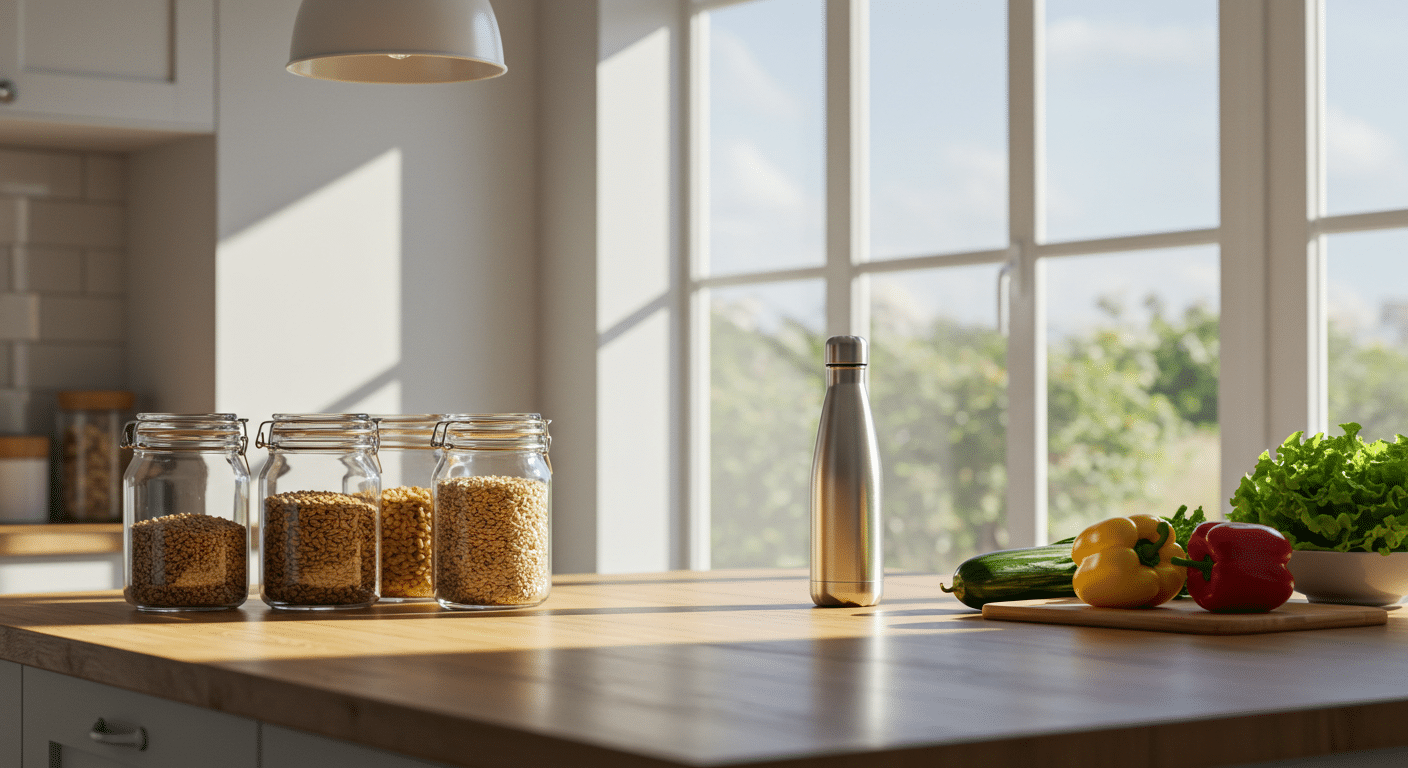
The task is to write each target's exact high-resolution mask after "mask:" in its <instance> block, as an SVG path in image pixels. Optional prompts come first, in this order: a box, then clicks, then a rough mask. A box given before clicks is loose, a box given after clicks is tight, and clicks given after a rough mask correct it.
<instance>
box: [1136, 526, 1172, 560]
mask: <svg viewBox="0 0 1408 768" xmlns="http://www.w3.org/2000/svg"><path fill="white" fill-rule="evenodd" d="M1154 530H1156V531H1158V532H1159V540H1158V541H1149V540H1148V539H1140V540H1139V541H1137V542H1135V543H1134V554H1136V555H1139V562H1141V563H1143V564H1144V565H1147V566H1150V567H1153V566H1156V565H1158V564H1159V550H1160V549H1163V548H1164V544H1165V543H1167V542H1168V533H1169V528H1168V523H1167V522H1165V521H1163V520H1160V521H1159V527H1158V528H1156V529H1154Z"/></svg>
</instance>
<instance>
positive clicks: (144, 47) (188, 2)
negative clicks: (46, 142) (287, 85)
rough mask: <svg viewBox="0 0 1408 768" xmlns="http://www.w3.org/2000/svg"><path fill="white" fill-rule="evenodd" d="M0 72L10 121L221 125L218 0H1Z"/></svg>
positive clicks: (4, 118)
mask: <svg viewBox="0 0 1408 768" xmlns="http://www.w3.org/2000/svg"><path fill="white" fill-rule="evenodd" d="M0 80H8V81H10V82H11V83H13V84H14V91H15V94H14V98H13V100H11V101H9V102H8V103H0V122H10V123H34V124H38V125H44V124H50V125H53V124H57V125H60V126H62V125H65V124H68V125H78V126H97V127H111V128H132V129H139V130H153V131H168V132H209V131H212V130H214V125H215V119H214V118H215V98H214V97H215V0H102V2H93V0H0ZM0 99H3V96H0ZM0 135H3V134H0Z"/></svg>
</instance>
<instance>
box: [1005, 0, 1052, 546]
mask: <svg viewBox="0 0 1408 768" xmlns="http://www.w3.org/2000/svg"><path fill="white" fill-rule="evenodd" d="M1007 13H1008V24H1007V29H1008V37H1007V78H1008V88H1007V90H1008V97H1007V98H1008V115H1009V118H1008V121H1009V122H1008V129H1007V130H1008V139H1007V140H1008V211H1009V214H1008V220H1009V225H1008V226H1009V230H1010V235H1011V240H1012V244H1013V255H1014V260H1013V262H1012V267H1013V269H1012V281H1011V284H1010V285H1011V287H1010V291H1011V294H1010V296H1011V301H1010V305H1009V306H1010V307H1011V317H1010V321H1009V322H1010V325H1009V328H1010V331H1009V335H1008V339H1007V535H1008V543H1009V544H1010V545H1011V546H1014V547H1026V546H1035V545H1037V544H1043V543H1045V542H1046V538H1047V525H1046V478H1047V457H1046V453H1047V449H1046V311H1045V306H1044V301H1043V299H1044V294H1045V280H1044V273H1045V269H1044V266H1045V265H1044V263H1043V262H1042V261H1041V259H1039V258H1038V257H1037V251H1036V248H1035V245H1036V244H1037V243H1039V242H1041V240H1042V238H1043V236H1044V234H1045V232H1044V226H1043V209H1044V206H1043V204H1042V194H1043V187H1044V184H1043V178H1042V176H1043V157H1042V155H1043V151H1044V143H1045V142H1044V140H1043V130H1042V123H1043V113H1044V111H1045V109H1044V107H1045V104H1044V98H1043V79H1044V78H1043V77H1042V66H1043V63H1042V59H1043V56H1042V36H1043V29H1042V27H1043V25H1044V18H1045V8H1044V3H1043V0H1009V2H1008V5H1007Z"/></svg>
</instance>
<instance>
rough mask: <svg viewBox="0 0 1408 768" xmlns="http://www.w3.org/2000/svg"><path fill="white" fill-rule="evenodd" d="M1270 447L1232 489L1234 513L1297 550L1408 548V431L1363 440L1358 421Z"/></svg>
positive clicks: (1232, 516)
mask: <svg viewBox="0 0 1408 768" xmlns="http://www.w3.org/2000/svg"><path fill="white" fill-rule="evenodd" d="M1340 428H1341V429H1343V430H1344V434H1343V435H1341V436H1339V437H1326V436H1325V435H1324V434H1323V433H1322V434H1317V435H1315V436H1314V437H1311V438H1309V439H1306V440H1304V441H1302V440H1301V437H1302V436H1303V435H1304V434H1305V433H1303V432H1297V433H1295V434H1293V435H1291V436H1290V437H1288V438H1286V441H1285V442H1284V443H1282V444H1281V446H1280V447H1279V448H1277V449H1276V458H1274V459H1273V458H1272V457H1271V454H1270V452H1263V453H1262V454H1261V458H1259V459H1258V460H1257V463H1256V468H1255V469H1254V470H1252V472H1251V474H1249V475H1247V476H1246V477H1244V478H1242V484H1241V485H1240V486H1239V487H1238V488H1237V491H1236V492H1235V493H1233V494H1232V513H1231V514H1230V515H1228V519H1229V520H1235V521H1239V522H1249V523H1261V524H1262V525H1269V526H1271V527H1272V528H1275V529H1276V530H1278V531H1280V532H1282V533H1283V534H1285V535H1286V538H1288V539H1290V541H1291V544H1292V545H1293V546H1294V547H1295V548H1296V549H1311V550H1329V551H1334V552H1360V551H1362V552H1380V553H1382V554H1388V553H1389V552H1403V551H1408V490H1405V486H1406V485H1408V438H1404V437H1403V436H1402V435H1397V436H1396V437H1395V438H1394V441H1393V442H1392V443H1387V442H1384V441H1383V440H1376V441H1374V442H1372V443H1366V442H1364V439H1363V438H1361V437H1359V429H1360V427H1359V425H1358V424H1354V423H1349V424H1341V425H1340Z"/></svg>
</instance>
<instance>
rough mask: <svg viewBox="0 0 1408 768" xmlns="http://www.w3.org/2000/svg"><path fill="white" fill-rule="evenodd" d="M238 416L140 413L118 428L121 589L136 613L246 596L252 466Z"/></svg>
mask: <svg viewBox="0 0 1408 768" xmlns="http://www.w3.org/2000/svg"><path fill="white" fill-rule="evenodd" d="M248 443H249V438H248V437H247V434H246V432H245V420H244V419H241V418H237V417H236V416H235V415H234V414H233V413H202V414H177V413H139V414H137V420H136V421H133V422H129V423H128V424H127V426H126V428H125V429H124V430H123V434H122V447H123V448H130V449H132V453H133V455H132V461H131V463H129V464H128V465H127V472H126V474H124V475H123V478H122V490H123V493H122V501H123V503H122V517H123V526H122V528H123V531H122V550H123V563H124V565H123V580H122V583H123V590H122V594H123V596H124V597H126V598H127V602H129V603H131V604H132V605H134V606H136V608H137V610H139V611H218V610H225V609H229V608H236V607H238V606H239V605H241V604H242V603H244V601H245V598H246V597H248V595H249V544H250V538H249V465H248V464H246V463H245V458H244V451H245V446H246V445H247V444H248Z"/></svg>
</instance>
